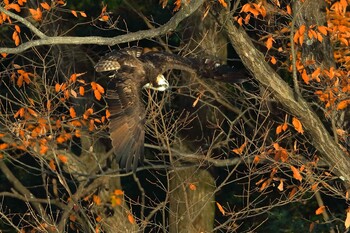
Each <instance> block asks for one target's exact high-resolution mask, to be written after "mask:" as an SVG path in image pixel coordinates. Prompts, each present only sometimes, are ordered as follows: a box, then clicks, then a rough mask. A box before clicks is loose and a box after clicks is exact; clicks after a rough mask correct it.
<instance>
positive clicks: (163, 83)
mask: <svg viewBox="0 0 350 233" xmlns="http://www.w3.org/2000/svg"><path fill="white" fill-rule="evenodd" d="M143 88H145V89H152V90H156V91H166V90H167V89H168V88H169V82H168V80H166V79H165V77H164V75H162V74H160V75H158V76H157V78H156V80H155V82H154V83H146V84H145V85H144V86H143Z"/></svg>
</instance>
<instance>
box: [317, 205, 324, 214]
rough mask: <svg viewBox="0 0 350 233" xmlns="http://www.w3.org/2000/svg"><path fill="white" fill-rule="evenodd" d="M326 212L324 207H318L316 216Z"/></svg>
mask: <svg viewBox="0 0 350 233" xmlns="http://www.w3.org/2000/svg"><path fill="white" fill-rule="evenodd" d="M325 210H326V207H325V206H324V205H323V206H320V207H319V208H318V209H317V210H316V211H315V213H316V215H320V214H322V213H323V212H324V211H325Z"/></svg>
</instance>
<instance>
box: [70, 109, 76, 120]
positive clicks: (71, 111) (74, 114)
mask: <svg viewBox="0 0 350 233" xmlns="http://www.w3.org/2000/svg"><path fill="white" fill-rule="evenodd" d="M69 115H70V117H71V118H75V117H76V116H77V113H76V112H75V110H74V108H73V107H70V108H69Z"/></svg>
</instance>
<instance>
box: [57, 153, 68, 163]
mask: <svg viewBox="0 0 350 233" xmlns="http://www.w3.org/2000/svg"><path fill="white" fill-rule="evenodd" d="M57 158H58V159H59V160H60V161H61V162H62V163H67V162H68V157H67V156H65V155H57Z"/></svg>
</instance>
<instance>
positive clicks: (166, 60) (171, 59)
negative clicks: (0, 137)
mask: <svg viewBox="0 0 350 233" xmlns="http://www.w3.org/2000/svg"><path fill="white" fill-rule="evenodd" d="M140 60H141V61H143V62H144V63H145V64H148V65H149V67H152V69H154V70H155V71H156V72H157V75H156V76H158V75H159V74H163V73H164V72H166V71H168V70H183V71H187V72H190V73H194V72H196V69H195V68H194V67H193V66H192V61H191V60H190V59H187V58H185V57H181V56H179V55H176V54H171V53H167V52H160V51H157V52H153V51H152V52H148V53H145V54H142V55H141V57H140ZM151 78H153V77H151Z"/></svg>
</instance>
